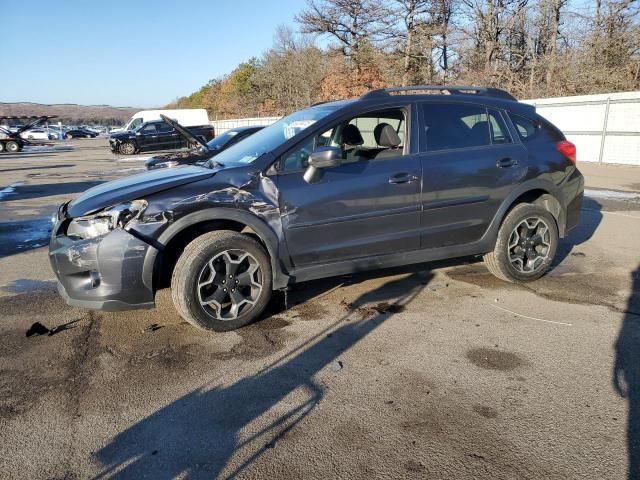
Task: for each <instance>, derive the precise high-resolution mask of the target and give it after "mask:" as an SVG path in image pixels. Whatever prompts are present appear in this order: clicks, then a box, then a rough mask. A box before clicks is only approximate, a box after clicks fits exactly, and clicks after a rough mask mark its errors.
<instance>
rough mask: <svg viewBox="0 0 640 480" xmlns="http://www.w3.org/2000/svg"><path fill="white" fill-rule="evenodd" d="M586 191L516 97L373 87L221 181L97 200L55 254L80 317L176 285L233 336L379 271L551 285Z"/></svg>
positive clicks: (218, 174) (306, 119)
mask: <svg viewBox="0 0 640 480" xmlns="http://www.w3.org/2000/svg"><path fill="white" fill-rule="evenodd" d="M424 91H433V92H435V94H424ZM420 92H423V93H420ZM438 92H440V93H446V95H445V94H437V93H438ZM583 189H584V180H583V177H582V175H581V173H580V172H579V171H578V168H577V166H576V148H575V146H574V145H573V144H572V143H570V142H568V141H567V140H566V138H565V137H564V135H563V134H562V132H561V131H560V130H558V129H557V128H556V127H554V126H553V125H552V124H551V123H549V122H548V121H547V120H545V119H544V118H542V117H541V116H540V115H538V114H537V113H536V111H535V107H533V106H530V105H527V104H523V103H519V102H518V101H517V100H516V99H515V98H514V97H512V96H511V95H509V94H508V93H507V92H505V91H503V90H498V89H491V88H478V87H441V86H439V87H429V86H420V87H401V88H393V89H382V90H373V91H371V92H369V93H367V94H365V95H363V96H362V97H360V98H358V99H353V100H344V101H337V102H331V103H324V104H320V105H317V106H313V107H310V108H307V109H305V110H301V111H298V112H295V113H293V114H291V115H288V116H286V117H284V118H282V119H281V120H279V121H278V122H276V123H274V124H272V125H271V126H269V127H266V128H264V129H263V130H261V131H260V132H258V133H256V134H254V135H252V136H251V137H249V138H247V139H246V140H244V141H242V142H240V143H237V144H236V145H234V146H232V147H231V148H228V149H227V150H225V151H223V152H222V153H220V154H219V155H217V156H216V157H215V162H211V165H210V168H204V167H200V166H185V167H182V168H176V169H169V170H158V171H150V172H146V173H143V174H140V175H136V176H131V177H127V178H123V179H119V180H115V181H112V182H109V183H105V184H102V185H99V186H97V187H94V188H92V189H89V190H87V191H86V192H85V193H84V194H82V195H81V196H80V197H79V198H77V199H75V200H73V201H72V202H70V203H65V204H63V205H62V206H61V207H60V208H59V210H58V213H57V216H56V219H55V224H54V226H53V233H52V237H51V243H50V246H49V256H50V259H51V264H52V266H53V270H54V272H55V273H56V275H57V278H58V281H59V284H58V285H59V287H58V288H59V292H60V293H61V294H62V296H63V297H64V298H65V299H66V301H67V302H68V303H70V304H72V305H77V306H81V307H85V308H96V309H104V310H125V309H131V308H149V307H152V306H153V305H154V295H155V292H156V291H157V290H158V289H159V288H161V287H163V286H165V285H170V287H171V293H172V297H173V302H174V304H175V306H176V308H177V310H178V312H179V313H180V315H182V317H183V318H185V319H186V320H187V321H189V322H191V323H192V324H194V325H196V326H198V327H201V328H204V329H210V330H219V331H222V330H231V329H234V328H238V327H241V326H243V325H246V324H248V323H249V322H251V321H253V320H255V319H256V318H257V317H258V316H259V315H260V313H261V312H262V311H263V309H264V308H265V306H266V305H267V303H268V302H269V299H270V297H271V292H272V290H277V289H284V288H287V287H289V286H290V285H291V284H294V283H299V282H304V281H306V280H311V279H315V278H321V277H329V276H333V275H342V274H348V273H352V272H360V271H363V270H368V269H378V268H384V267H391V266H397V265H404V264H410V263H420V262H425V261H432V260H439V259H445V258H454V257H462V256H470V255H478V256H483V257H484V260H485V263H486V265H487V267H488V269H489V270H490V271H491V272H492V273H493V274H494V275H496V276H497V277H498V278H500V279H502V280H505V281H508V282H516V283H520V282H529V281H532V280H535V279H537V278H539V277H540V276H542V275H543V274H544V273H545V272H546V271H547V269H548V268H550V266H551V264H552V262H553V259H554V256H555V253H556V249H557V247H558V242H559V238H560V237H564V236H566V235H567V233H568V232H569V231H570V230H572V229H573V228H574V227H575V226H576V224H577V222H578V218H579V214H580V207H581V203H582V197H583Z"/></svg>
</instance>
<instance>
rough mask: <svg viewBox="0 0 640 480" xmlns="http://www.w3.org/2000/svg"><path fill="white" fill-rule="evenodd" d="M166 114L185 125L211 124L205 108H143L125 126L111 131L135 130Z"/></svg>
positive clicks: (199, 125)
mask: <svg viewBox="0 0 640 480" xmlns="http://www.w3.org/2000/svg"><path fill="white" fill-rule="evenodd" d="M161 114H162V115H166V116H167V117H169V118H171V119H172V120H175V121H177V122H178V123H179V124H180V125H182V126H183V127H201V126H204V125H209V116H208V115H207V111H206V110H205V109H204V108H183V109H175V110H142V111H141V112H138V113H136V114H135V115H134V116H133V117H131V118H130V119H129V120H128V121H127V123H125V125H124V127H122V128H116V129H113V130H111V132H110V133H115V132H122V131H124V130H134V129H135V128H136V127H138V126H139V125H141V124H143V123H144V122H150V121H153V120H160V115H161Z"/></svg>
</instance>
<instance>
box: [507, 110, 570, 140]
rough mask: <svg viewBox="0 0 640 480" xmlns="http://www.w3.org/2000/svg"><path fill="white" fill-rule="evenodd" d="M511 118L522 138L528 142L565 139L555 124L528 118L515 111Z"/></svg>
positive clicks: (510, 114)
mask: <svg viewBox="0 0 640 480" xmlns="http://www.w3.org/2000/svg"><path fill="white" fill-rule="evenodd" d="M509 118H511V121H512V122H513V126H514V127H516V131H517V132H518V136H519V137H520V140H522V141H523V142H525V143H528V142H533V141H535V142H538V141H543V142H545V141H546V142H559V141H561V140H564V135H563V134H562V132H560V131H559V130H558V129H557V128H556V127H554V126H553V125H550V124H548V123H547V122H545V121H541V122H536V121H533V120H529V119H528V118H525V117H521V116H520V115H516V114H515V113H509Z"/></svg>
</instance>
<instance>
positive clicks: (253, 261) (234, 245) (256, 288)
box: [171, 230, 271, 332]
mask: <svg viewBox="0 0 640 480" xmlns="http://www.w3.org/2000/svg"><path fill="white" fill-rule="evenodd" d="M171 296H172V298H173V303H174V305H175V307H176V309H177V310H178V313H179V314H180V315H181V316H182V318H184V319H185V320H187V321H188V322H190V323H191V324H193V325H195V326H196V327H199V328H203V329H205V330H215V331H219V332H223V331H229V330H234V329H236V328H240V327H242V326H244V325H247V324H249V323H251V322H253V321H254V320H256V319H257V318H258V316H259V315H260V314H261V313H262V311H263V310H264V308H265V307H266V306H267V304H268V303H269V299H270V298H271V263H270V262H269V258H268V256H267V254H266V252H265V250H264V248H262V246H261V245H260V244H259V243H258V242H257V241H256V240H254V239H253V238H251V237H249V236H247V235H244V234H242V233H237V232H232V231H226V230H223V231H216V232H210V233H206V234H204V235H201V236H200V237H198V238H196V239H195V240H193V241H192V242H191V243H190V244H189V245H187V247H186V248H185V249H184V252H183V253H182V255H181V256H180V258H179V259H178V262H177V263H176V266H175V268H174V270H173V276H172V278H171Z"/></svg>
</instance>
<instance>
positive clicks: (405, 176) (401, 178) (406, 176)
mask: <svg viewBox="0 0 640 480" xmlns="http://www.w3.org/2000/svg"><path fill="white" fill-rule="evenodd" d="M416 180H418V176H417V175H413V174H411V173H406V172H402V173H396V174H395V175H393V176H392V177H389V183H393V184H398V183H411V182H415V181H416Z"/></svg>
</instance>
